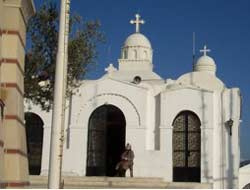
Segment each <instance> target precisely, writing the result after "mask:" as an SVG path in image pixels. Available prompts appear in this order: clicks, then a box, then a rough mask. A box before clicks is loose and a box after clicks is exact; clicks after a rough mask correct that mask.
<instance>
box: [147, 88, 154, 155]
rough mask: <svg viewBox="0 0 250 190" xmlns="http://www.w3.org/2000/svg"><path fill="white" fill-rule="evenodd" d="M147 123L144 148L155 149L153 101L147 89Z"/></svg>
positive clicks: (151, 94) (150, 92)
mask: <svg viewBox="0 0 250 190" xmlns="http://www.w3.org/2000/svg"><path fill="white" fill-rule="evenodd" d="M146 121H147V123H146V127H147V129H146V150H154V149H155V137H154V130H155V101H154V96H153V93H152V91H151V89H149V91H148V92H147V120H146Z"/></svg>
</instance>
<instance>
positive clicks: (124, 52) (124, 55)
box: [123, 49, 128, 59]
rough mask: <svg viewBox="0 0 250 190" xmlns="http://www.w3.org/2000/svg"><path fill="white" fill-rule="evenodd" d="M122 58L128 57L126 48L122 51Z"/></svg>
mask: <svg viewBox="0 0 250 190" xmlns="http://www.w3.org/2000/svg"><path fill="white" fill-rule="evenodd" d="M123 59H128V50H126V49H125V50H124V51H123Z"/></svg>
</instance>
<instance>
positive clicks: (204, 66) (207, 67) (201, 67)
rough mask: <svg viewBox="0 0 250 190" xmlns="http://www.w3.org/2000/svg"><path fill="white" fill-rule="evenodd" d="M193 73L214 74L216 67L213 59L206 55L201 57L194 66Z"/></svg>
mask: <svg viewBox="0 0 250 190" xmlns="http://www.w3.org/2000/svg"><path fill="white" fill-rule="evenodd" d="M195 71H205V72H208V73H212V74H215V72H216V65H215V62H214V60H213V58H211V57H209V56H207V55H203V56H201V57H200V58H199V59H198V61H197V63H196V65H195Z"/></svg>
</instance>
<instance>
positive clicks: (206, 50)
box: [200, 45, 211, 56]
mask: <svg viewBox="0 0 250 190" xmlns="http://www.w3.org/2000/svg"><path fill="white" fill-rule="evenodd" d="M210 51H211V50H210V49H207V46H206V45H204V49H201V50H200V52H203V53H204V56H206V55H207V52H210Z"/></svg>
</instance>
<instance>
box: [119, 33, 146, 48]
mask: <svg viewBox="0 0 250 190" xmlns="http://www.w3.org/2000/svg"><path fill="white" fill-rule="evenodd" d="M131 46H141V47H146V48H151V44H150V42H149V40H148V39H147V37H146V36H144V35H143V34H141V33H134V34H131V35H130V36H129V37H128V38H127V39H126V41H125V42H124V46H123V47H131Z"/></svg>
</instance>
